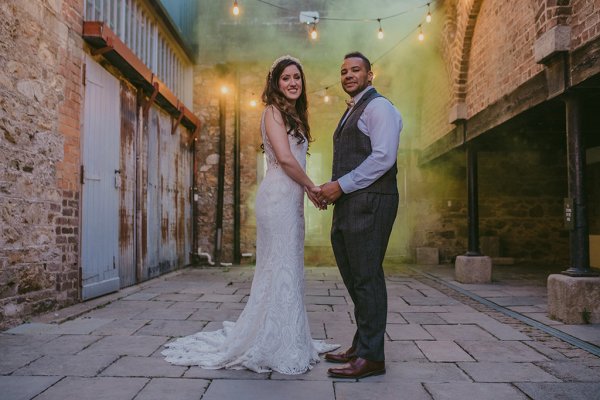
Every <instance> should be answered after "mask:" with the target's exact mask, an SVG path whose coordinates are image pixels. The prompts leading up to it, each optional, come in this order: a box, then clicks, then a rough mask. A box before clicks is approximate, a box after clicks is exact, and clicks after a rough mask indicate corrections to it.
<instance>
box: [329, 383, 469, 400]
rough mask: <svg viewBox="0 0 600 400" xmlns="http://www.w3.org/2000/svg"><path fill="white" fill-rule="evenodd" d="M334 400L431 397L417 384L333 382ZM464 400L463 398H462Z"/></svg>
mask: <svg viewBox="0 0 600 400" xmlns="http://www.w3.org/2000/svg"><path fill="white" fill-rule="evenodd" d="M334 385H335V398H336V400H358V399H365V400H366V399H377V400H398V399H410V400H431V396H430V395H429V394H428V393H427V391H425V389H424V388H423V386H422V385H420V384H418V383H387V382H386V383H383V382H370V381H367V380H366V379H365V380H362V381H360V382H335V384H334ZM463 400H464V398H463Z"/></svg>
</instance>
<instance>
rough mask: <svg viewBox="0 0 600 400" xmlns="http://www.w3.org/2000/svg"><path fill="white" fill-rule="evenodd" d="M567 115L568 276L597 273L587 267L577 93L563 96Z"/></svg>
mask: <svg viewBox="0 0 600 400" xmlns="http://www.w3.org/2000/svg"><path fill="white" fill-rule="evenodd" d="M565 105H566V119H567V126H566V128H567V159H568V161H567V167H568V186H569V195H568V196H569V198H568V203H570V204H572V215H571V218H572V221H573V223H572V225H571V229H570V231H569V248H570V260H571V265H570V266H569V268H568V269H567V270H566V271H563V272H562V273H563V274H565V275H569V276H597V274H595V273H594V272H592V271H591V269H590V242H589V229H588V219H587V218H588V216H587V205H586V198H585V196H586V191H585V145H584V143H583V133H582V132H581V100H580V98H579V97H578V96H577V95H576V94H569V95H567V96H566V97H565Z"/></svg>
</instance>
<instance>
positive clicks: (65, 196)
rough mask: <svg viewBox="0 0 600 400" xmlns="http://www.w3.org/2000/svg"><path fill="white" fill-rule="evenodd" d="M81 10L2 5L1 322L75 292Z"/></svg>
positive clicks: (67, 4)
mask: <svg viewBox="0 0 600 400" xmlns="http://www.w3.org/2000/svg"><path fill="white" fill-rule="evenodd" d="M82 9H83V2H81V1H77V0H63V1H57V0H46V1H26V2H24V1H19V0H8V1H3V2H2V4H1V5H0V54H1V55H2V56H1V57H0V132H1V135H0V144H1V145H0V169H1V171H2V172H1V175H0V221H1V223H0V226H1V227H2V229H1V230H0V327H2V326H6V325H8V324H11V323H13V322H14V321H18V320H20V319H22V318H23V317H24V316H27V315H30V314H32V313H37V312H42V311H45V310H50V309H53V308H55V307H58V306H63V305H66V304H69V303H72V302H74V301H77V299H78V290H79V289H78V288H79V281H78V279H79V273H78V245H79V243H78V240H79V239H78V238H79V232H78V217H79V192H78V190H79V185H78V181H79V129H80V128H79V126H80V109H81V101H82V100H81V99H82V96H81V90H80V87H81V86H80V82H81V63H82V55H83V53H82V39H81V26H82V25H81V24H82V20H81V13H82Z"/></svg>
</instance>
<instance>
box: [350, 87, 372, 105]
mask: <svg viewBox="0 0 600 400" xmlns="http://www.w3.org/2000/svg"><path fill="white" fill-rule="evenodd" d="M370 89H373V86H372V85H369V86H367V87H366V88H364V89H363V91H362V92H360V93H359V94H357V95H356V96H354V97H353V98H352V100H354V104H356V103H358V101H359V100H360V99H361V98H362V97H363V95H364V94H365V93H366V92H368V91H369V90H370Z"/></svg>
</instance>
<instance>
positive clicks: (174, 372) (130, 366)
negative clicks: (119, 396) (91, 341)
mask: <svg viewBox="0 0 600 400" xmlns="http://www.w3.org/2000/svg"><path fill="white" fill-rule="evenodd" d="M187 370H188V367H182V366H179V365H172V364H170V363H168V362H166V361H165V360H162V359H159V358H153V357H134V356H125V357H122V358H120V359H119V360H117V361H116V362H115V363H113V364H112V365H110V366H109V367H108V368H106V369H105V370H104V371H102V374H101V375H102V376H115V377H119V376H122V377H157V378H160V377H163V378H165V377H166V378H180V377H182V376H183V374H184V373H185V372H186V371H187Z"/></svg>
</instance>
